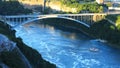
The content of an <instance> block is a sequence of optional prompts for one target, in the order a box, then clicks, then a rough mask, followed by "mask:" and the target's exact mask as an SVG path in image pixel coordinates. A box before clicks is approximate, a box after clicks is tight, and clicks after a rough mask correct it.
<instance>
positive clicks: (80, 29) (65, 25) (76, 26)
mask: <svg viewBox="0 0 120 68" xmlns="http://www.w3.org/2000/svg"><path fill="white" fill-rule="evenodd" d="M34 22H35V23H38V24H40V25H42V26H44V27H47V26H51V27H53V28H55V29H58V30H62V31H64V32H70V33H73V34H74V36H79V34H80V36H81V35H84V37H86V38H89V39H91V38H92V37H90V36H89V35H88V34H87V33H86V31H87V30H89V28H88V27H86V26H84V25H82V24H80V23H78V22H76V21H72V20H67V19H62V18H47V19H42V20H37V21H34ZM76 34H78V35H76ZM76 38H77V37H76Z"/></svg>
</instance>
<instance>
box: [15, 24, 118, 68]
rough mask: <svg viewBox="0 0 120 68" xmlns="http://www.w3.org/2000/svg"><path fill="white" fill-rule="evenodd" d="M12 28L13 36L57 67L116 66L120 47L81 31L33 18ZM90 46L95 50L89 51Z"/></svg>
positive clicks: (106, 67) (91, 67)
mask: <svg viewBox="0 0 120 68" xmlns="http://www.w3.org/2000/svg"><path fill="white" fill-rule="evenodd" d="M16 31H17V32H16V36H17V37H21V38H22V39H23V41H24V43H25V44H27V45H28V46H30V47H32V48H34V49H36V50H37V51H38V52H39V53H40V54H41V55H42V57H43V58H44V59H45V60H47V61H49V62H51V63H54V64H55V65H56V66H57V67H58V68H120V50H118V49H114V48H112V47H110V46H107V45H108V44H106V43H102V42H100V41H96V40H95V39H91V38H89V37H88V36H86V35H84V34H82V33H75V32H68V31H63V30H61V29H57V28H55V27H54V26H50V25H45V24H40V23H39V24H37V23H34V22H33V23H29V24H26V25H24V26H19V27H16ZM93 47H94V48H97V49H99V50H98V51H97V52H93V51H90V50H89V49H90V48H93Z"/></svg>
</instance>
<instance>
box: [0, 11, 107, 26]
mask: <svg viewBox="0 0 120 68" xmlns="http://www.w3.org/2000/svg"><path fill="white" fill-rule="evenodd" d="M106 15H107V14H106V13H100V14H99V13H83V14H49V15H11V16H0V20H1V21H4V22H6V23H7V24H9V25H11V26H12V27H14V26H18V25H24V24H26V23H29V22H33V21H36V20H40V19H45V18H63V19H67V20H73V21H76V22H78V23H80V24H83V25H84V26H86V27H90V26H91V25H92V24H93V23H94V22H96V21H99V20H101V19H103V18H105V16H106Z"/></svg>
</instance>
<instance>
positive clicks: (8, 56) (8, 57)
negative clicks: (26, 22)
mask: <svg viewBox="0 0 120 68" xmlns="http://www.w3.org/2000/svg"><path fill="white" fill-rule="evenodd" d="M0 27H1V28H0V34H3V35H5V36H6V37H8V39H9V40H10V41H13V42H15V43H16V46H17V47H18V48H19V50H20V51H21V53H22V54H23V55H24V56H25V58H26V59H27V60H28V62H29V64H30V66H31V68H56V66H55V65H54V64H51V63H49V62H48V61H45V60H43V59H42V57H41V55H40V54H39V53H38V52H37V51H36V50H35V49H33V48H30V47H28V46H27V45H25V44H24V43H23V42H22V39H21V38H16V37H15V30H11V29H10V28H9V27H10V26H9V25H7V24H3V22H0ZM20 58H21V55H20V54H19V53H18V51H16V48H15V49H13V50H12V51H3V52H1V53H0V63H2V64H0V68H3V67H2V66H3V64H4V65H6V67H8V68H28V67H26V66H25V64H24V62H22V60H21V59H20ZM29 68H30V67H29Z"/></svg>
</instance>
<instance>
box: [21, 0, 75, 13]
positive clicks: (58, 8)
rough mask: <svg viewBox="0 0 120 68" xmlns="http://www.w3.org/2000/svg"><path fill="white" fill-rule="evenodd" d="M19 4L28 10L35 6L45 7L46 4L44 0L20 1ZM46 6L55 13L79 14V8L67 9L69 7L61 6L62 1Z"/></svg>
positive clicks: (49, 3)
mask: <svg viewBox="0 0 120 68" xmlns="http://www.w3.org/2000/svg"><path fill="white" fill-rule="evenodd" d="M19 2H20V3H22V4H23V5H24V6H25V7H26V8H32V9H33V8H34V7H35V5H43V3H44V2H43V0H36V1H32V0H31V1H29V0H24V1H22V0H19ZM28 5H29V6H28ZM46 6H47V7H50V8H51V9H53V11H62V12H72V13H76V12H77V10H76V9H77V8H71V7H67V6H65V5H63V4H61V2H60V1H47V2H46Z"/></svg>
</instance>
